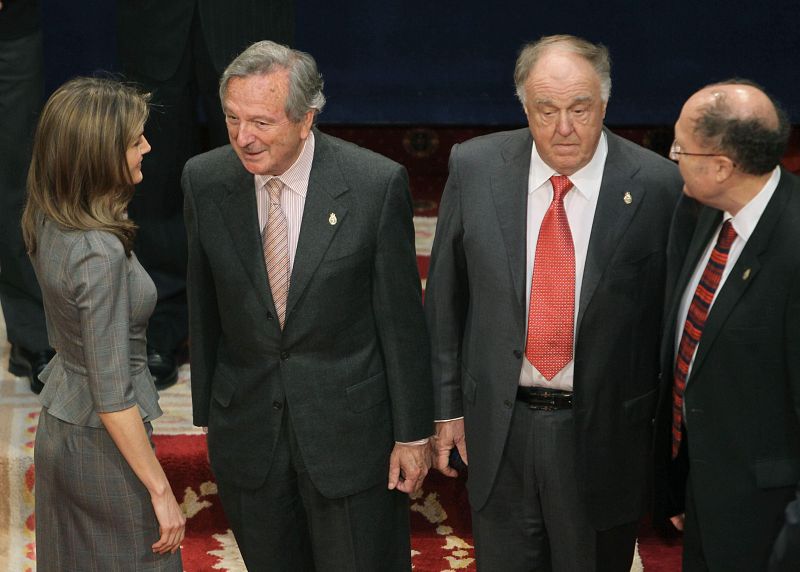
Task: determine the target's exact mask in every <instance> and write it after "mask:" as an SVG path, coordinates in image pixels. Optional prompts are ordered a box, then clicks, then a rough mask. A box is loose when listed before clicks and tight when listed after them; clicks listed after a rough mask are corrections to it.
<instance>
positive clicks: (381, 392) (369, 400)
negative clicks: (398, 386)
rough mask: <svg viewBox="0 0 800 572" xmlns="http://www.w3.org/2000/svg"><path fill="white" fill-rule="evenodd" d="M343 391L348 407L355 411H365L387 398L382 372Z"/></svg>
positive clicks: (384, 377)
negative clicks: (345, 394)
mask: <svg viewBox="0 0 800 572" xmlns="http://www.w3.org/2000/svg"><path fill="white" fill-rule="evenodd" d="M345 392H346V393H347V402H348V404H349V406H350V409H351V410H353V411H356V412H359V411H365V410H367V409H369V408H370V407H374V406H375V405H378V404H379V403H383V402H384V401H386V400H387V399H388V398H389V388H388V387H387V386H386V375H385V374H384V372H380V373H377V374H375V375H373V376H371V377H368V378H367V379H365V380H363V381H359V382H358V383H356V384H354V385H351V386H349V387H348V388H347V389H346V390H345Z"/></svg>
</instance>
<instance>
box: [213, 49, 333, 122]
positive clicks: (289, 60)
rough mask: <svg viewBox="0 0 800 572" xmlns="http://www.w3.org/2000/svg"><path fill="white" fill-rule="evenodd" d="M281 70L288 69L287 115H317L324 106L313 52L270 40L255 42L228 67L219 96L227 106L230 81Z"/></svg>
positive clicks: (321, 84)
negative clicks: (226, 98)
mask: <svg viewBox="0 0 800 572" xmlns="http://www.w3.org/2000/svg"><path fill="white" fill-rule="evenodd" d="M278 70H288V72H289V94H288V96H287V98H286V116H287V117H288V118H289V119H290V120H291V121H293V122H295V123H297V122H298V121H301V120H302V119H303V117H304V116H305V114H306V113H308V112H309V111H313V112H314V116H315V117H316V116H317V115H318V114H319V113H320V112H321V111H322V108H323V107H325V96H324V95H323V93H322V86H323V85H324V82H323V81H322V74H320V73H319V70H318V69H317V62H316V61H314V58H313V57H312V56H311V54H307V53H306V52H301V51H300V50H293V49H292V48H290V47H288V46H284V45H282V44H276V43H275V42H271V41H269V40H264V41H261V42H256V43H255V44H253V45H251V46H250V47H249V48H247V49H246V50H245V51H243V52H242V53H241V54H239V55H238V56H237V57H236V59H235V60H233V61H232V62H231V63H230V65H229V66H228V67H227V68H225V71H224V72H223V73H222V77H221V78H220V80H219V98H220V101H221V102H222V104H223V106H224V105H225V95H226V93H227V91H228V83H229V82H230V80H231V79H232V78H235V77H240V78H243V77H250V76H255V75H265V74H268V73H272V72H275V71H278Z"/></svg>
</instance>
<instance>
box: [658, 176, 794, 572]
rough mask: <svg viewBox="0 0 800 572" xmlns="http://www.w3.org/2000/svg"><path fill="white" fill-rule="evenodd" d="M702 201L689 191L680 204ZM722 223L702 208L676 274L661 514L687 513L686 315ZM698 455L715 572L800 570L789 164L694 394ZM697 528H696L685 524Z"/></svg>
mask: <svg viewBox="0 0 800 572" xmlns="http://www.w3.org/2000/svg"><path fill="white" fill-rule="evenodd" d="M693 202H694V201H693V200H691V199H688V198H684V199H683V200H682V203H693ZM721 220H722V213H721V212H720V211H718V210H715V209H712V208H709V207H703V208H702V209H701V210H700V213H699V217H698V220H697V225H696V229H695V230H694V233H693V235H692V230H691V228H688V227H686V226H683V227H681V228H677V227H676V228H675V229H673V231H672V233H671V236H672V242H673V243H677V242H680V241H685V240H687V238H686V237H682V235H687V233H688V236H690V237H691V241H690V242H688V253H687V254H686V256H685V257H680V258H679V259H678V260H677V261H675V263H673V261H672V260H671V261H670V268H671V269H673V268H674V269H675V272H676V274H674V275H673V276H671V278H670V282H674V283H675V286H674V288H671V290H672V295H671V297H670V301H669V310H668V312H667V317H666V324H665V333H664V340H663V346H662V358H661V359H662V364H663V365H662V367H663V372H664V375H663V384H662V388H661V399H660V402H659V407H658V415H657V418H656V422H657V423H656V427H657V434H656V457H655V458H656V469H657V470H656V484H657V487H656V493H657V494H656V499H657V501H658V502H657V505H656V516H657V517H661V516H669V515H672V514H677V513H680V512H682V511H683V509H684V498H683V492H684V489H685V487H686V476H687V475H686V467H682V466H681V463H682V462H683V458H682V456H679V457H678V461H677V462H672V461H671V460H670V457H671V451H670V442H671V437H670V427H671V424H672V413H671V408H672V397H671V392H672V372H673V370H674V367H675V338H676V334H677V332H676V328H677V312H678V310H679V306H680V302H681V297H682V296H683V293H684V290H685V289H686V285H687V284H688V282H689V280H690V278H691V275H692V272H693V271H694V269H695V268H696V266H697V264H698V261H699V258H700V256H701V255H702V253H703V251H704V250H705V248H706V247H707V246H708V244H709V242H710V241H711V238H712V236H713V234H714V232H715V230H716V229H717V228H718V226H719V224H720V222H721ZM684 399H685V401H684V405H685V408H686V424H687V427H689V429H688V431H687V434H688V439H687V443H688V459H689V467H688V468H689V469H690V472H691V484H692V489H693V492H694V494H693V498H694V505H695V508H696V511H697V518H698V520H699V525H700V527H701V530H702V540H703V549H704V551H705V557H706V561H707V564H708V565H709V566H710V568H711V569H712V570H764V569H766V567H767V562H768V560H769V558H770V554H771V553H772V552H773V544H774V543H775V540H776V538H777V537H778V535H779V532H781V529H783V532H782V536H781V541H780V542H779V543H778V545H777V546H776V549H775V552H774V553H773V557H774V558H775V559H776V562H778V561H780V562H782V563H783V567H782V568H779V567H776V568H775V569H776V570H777V569H780V570H798V569H800V561H799V560H798V555H799V554H800V525H799V524H798V521H800V511H798V508H797V504H798V501H797V500H795V504H794V505H791V506H790V507H789V510H788V511H787V513H786V518H785V519H784V511H785V510H786V509H787V505H789V502H790V501H791V500H793V499H796V498H797V497H796V492H797V490H798V486H800V179H798V178H797V177H795V176H794V175H792V174H790V173H788V172H786V171H783V172H782V173H781V180H780V184H779V185H778V188H777V189H776V190H775V194H774V195H773V196H772V199H771V200H770V202H769V203H768V205H767V207H766V209H765V210H764V213H763V214H762V216H761V219H760V220H759V222H758V225H757V226H756V228H755V230H754V231H753V234H752V235H751V236H750V238H749V240H748V241H747V244H746V245H745V248H744V249H743V250H742V253H741V255H740V256H739V259H738V260H737V261H736V265H735V266H734V267H733V269H732V270H731V273H730V275H729V276H728V278H727V280H726V281H725V283H724V284H723V285H722V288H721V290H720V291H719V293H718V294H717V298H716V300H715V301H714V305H713V306H712V307H711V312H710V313H709V315H708V319H707V321H706V325H705V328H704V329H703V335H702V337H701V339H700V344H699V345H698V347H697V353H696V355H695V360H694V363H693V365H692V371H691V373H690V376H689V379H688V381H687V385H686V392H685V395H684ZM687 532H689V531H688V530H687Z"/></svg>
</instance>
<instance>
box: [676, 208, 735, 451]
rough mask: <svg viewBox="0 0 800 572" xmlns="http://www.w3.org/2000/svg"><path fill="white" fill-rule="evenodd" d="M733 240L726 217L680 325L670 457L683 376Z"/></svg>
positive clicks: (678, 422) (678, 438) (679, 424)
mask: <svg viewBox="0 0 800 572" xmlns="http://www.w3.org/2000/svg"><path fill="white" fill-rule="evenodd" d="M735 239H736V231H735V230H734V229H733V225H732V224H731V221H730V219H728V220H726V221H725V223H724V224H723V225H722V229H721V230H720V232H719V237H718V238H717V244H715V245H714V249H713V250H712V251H711V257H710V258H709V259H708V264H706V268H705V270H703V275H702V276H701V277H700V282H699V283H698V284H697V289H696V290H695V291H694V296H693V297H692V303H691V304H690V305H689V312H688V313H687V315H686V323H685V324H684V326H683V334H682V335H681V341H680V344H679V345H678V357H677V359H676V361H675V376H674V383H673V384H672V458H673V459H674V458H675V457H677V456H678V451H679V450H680V446H681V438H682V436H683V430H682V424H683V392H684V391H685V390H686V378H687V376H688V375H689V365H690V364H691V363H692V359H693V358H694V354H695V351H696V350H697V344H699V343H700V337H701V336H702V335H703V328H704V327H705V325H706V318H707V317H708V310H709V308H710V307H711V302H712V301H713V300H714V293H715V292H716V291H717V287H718V286H719V282H720V279H721V278H722V272H723V271H724V270H725V264H726V263H727V262H728V253H729V252H730V249H731V244H733V241H734V240H735Z"/></svg>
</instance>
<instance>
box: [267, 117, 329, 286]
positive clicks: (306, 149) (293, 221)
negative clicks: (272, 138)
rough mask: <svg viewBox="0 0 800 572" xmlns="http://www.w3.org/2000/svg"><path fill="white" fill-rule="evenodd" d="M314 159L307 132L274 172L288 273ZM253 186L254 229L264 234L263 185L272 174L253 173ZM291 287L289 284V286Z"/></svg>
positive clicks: (312, 140)
mask: <svg viewBox="0 0 800 572" xmlns="http://www.w3.org/2000/svg"><path fill="white" fill-rule="evenodd" d="M313 162H314V132H313V131H311V132H309V134H308V138H307V139H306V142H305V144H304V145H303V150H302V151H300V155H298V157H297V159H295V162H294V163H292V166H291V167H289V168H288V169H286V171H285V172H284V173H283V174H282V175H278V176H277V178H279V179H280V180H281V181H282V182H283V191H281V210H282V211H283V214H284V216H286V225H287V230H288V233H289V276H291V275H292V268H294V255H295V253H296V252H297V240H298V238H300V223H302V222H303V209H305V206H306V193H308V180H309V177H310V176H311V164H312V163H313ZM253 178H254V181H255V187H256V203H257V204H258V228H259V229H260V230H261V233H262V234H263V233H264V227H265V226H266V225H267V215H268V212H269V192H268V191H267V188H266V186H265V185H266V184H267V182H268V181H270V180H271V179H274V178H275V177H273V176H271V175H254V177H253ZM290 287H291V285H290Z"/></svg>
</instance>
